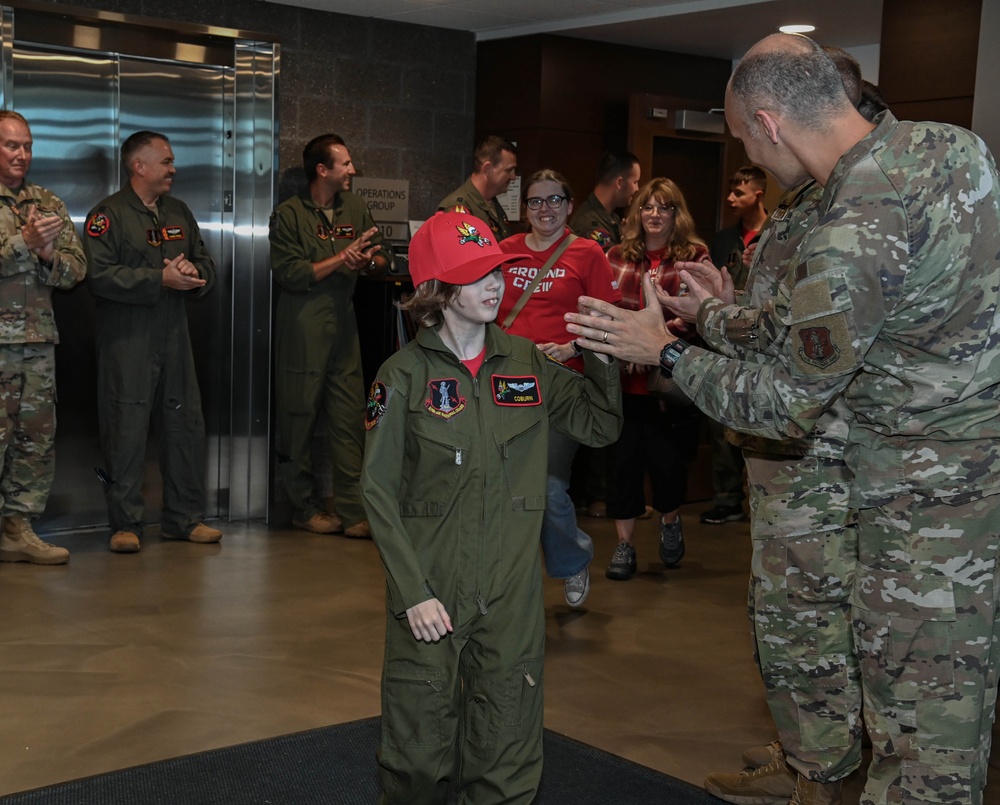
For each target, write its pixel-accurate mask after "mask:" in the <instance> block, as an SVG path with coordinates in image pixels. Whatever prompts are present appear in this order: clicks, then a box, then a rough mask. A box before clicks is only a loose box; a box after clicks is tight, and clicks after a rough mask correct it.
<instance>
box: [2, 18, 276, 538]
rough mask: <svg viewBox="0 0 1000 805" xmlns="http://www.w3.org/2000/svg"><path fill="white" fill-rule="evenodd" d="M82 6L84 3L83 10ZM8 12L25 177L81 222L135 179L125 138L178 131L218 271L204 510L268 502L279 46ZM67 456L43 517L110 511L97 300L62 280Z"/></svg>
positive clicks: (57, 519)
mask: <svg viewBox="0 0 1000 805" xmlns="http://www.w3.org/2000/svg"><path fill="white" fill-rule="evenodd" d="M76 11H78V10H75V12H76ZM0 13H2V42H0V48H2V50H0V55H2V84H0V86H2V105H3V107H4V108H7V109H14V110H16V111H18V112H20V113H21V114H22V115H24V116H25V117H26V118H27V119H28V121H29V123H30V124H31V131H32V136H33V139H34V158H33V161H32V166H31V172H30V175H29V178H30V180H31V181H33V182H36V183H38V184H41V185H44V186H45V187H48V188H49V189H51V190H53V191H54V192H55V193H56V194H57V195H59V196H60V197H61V198H62V199H63V200H64V201H65V202H66V204H67V206H68V208H69V211H70V215H71V216H72V217H73V220H74V222H76V224H77V228H78V231H79V230H80V229H81V225H82V223H83V220H84V217H85V216H86V214H87V212H88V210H89V209H90V208H91V207H92V206H93V205H94V204H96V203H97V202H98V201H100V200H101V199H102V198H104V197H105V196H107V195H109V194H111V193H112V192H114V191H116V190H117V189H118V188H119V187H121V185H122V184H123V182H124V181H125V180H126V177H125V174H124V169H123V168H122V166H121V162H120V159H119V156H118V153H119V151H118V149H119V146H120V144H121V142H122V141H124V139H125V138H126V137H128V136H129V135H130V134H132V133H133V132H135V131H139V130H141V129H151V130H154V131H159V132H162V133H163V134H165V135H167V136H168V137H169V138H170V142H171V145H172V147H173V150H174V154H175V156H176V165H177V177H176V179H175V182H174V188H173V191H172V193H173V194H174V195H176V196H177V197H178V198H180V199H182V200H183V201H184V202H185V203H186V204H187V205H188V206H189V207H190V208H191V210H192V211H193V212H194V214H195V216H196V218H197V220H198V224H199V227H200V228H201V231H202V234H203V236H204V238H205V242H206V245H207V247H208V249H209V251H210V252H211V254H212V256H213V257H214V258H215V261H216V265H217V269H218V282H217V285H216V288H215V290H214V291H213V292H212V293H210V294H208V295H207V296H206V297H204V298H203V299H199V300H197V301H192V302H189V306H188V317H189V322H190V328H191V335H192V340H193V342H194V344H195V359H196V363H197V368H198V378H199V383H200V387H201V395H202V404H203V407H204V413H205V421H206V428H207V432H208V447H209V449H208V455H209V458H208V468H207V469H208V472H207V487H208V488H207V490H206V515H207V516H208V517H222V518H234V519H243V518H251V517H264V516H266V514H267V511H266V501H267V498H268V496H267V487H268V466H269V464H268V449H267V445H268V443H269V438H268V422H269V416H268V401H269V398H270V395H269V393H268V389H269V381H270V378H269V354H268V347H269V340H270V276H269V272H268V263H267V220H268V215H269V214H270V211H271V209H272V207H273V203H274V197H275V175H276V163H277V148H276V146H277V124H276V116H277V113H276V108H277V99H276V86H277V75H278V45H277V44H275V43H273V42H268V41H264V40H263V39H262V38H260V37H257V36H254V35H248V34H245V33H243V32H237V31H226V30H223V29H218V28H212V29H207V28H201V27H198V26H178V25H169V26H168V25H165V24H162V25H161V24H158V23H154V22H151V21H148V20H143V19H140V18H131V17H127V16H123V15H116V14H108V13H103V12H101V13H97V12H95V13H94V16H85V15H81V14H79V13H74V14H73V15H67V14H66V13H65V12H64V11H63V12H60V11H59V10H58V7H52V6H42V5H30V6H27V7H25V8H22V7H20V6H19V7H17V8H8V7H4V8H2V9H0ZM54 304H55V308H56V319H57V323H58V326H59V332H60V339H61V343H60V345H59V347H58V348H57V352H56V371H57V385H58V394H59V403H58V409H57V416H58V426H57V437H56V438H57V442H56V449H57V455H56V460H57V470H56V482H55V485H54V487H53V490H52V495H51V498H50V501H49V506H48V510H47V512H46V514H45V517H44V518H43V519H42V520H41V521H40V523H39V529H40V530H43V531H52V530H57V529H79V528H86V527H91V526H100V525H102V524H104V523H106V522H107V515H106V512H105V508H104V498H103V491H102V487H101V484H100V481H99V479H98V476H97V473H96V472H95V468H97V467H99V466H101V464H102V459H101V452H100V443H99V439H98V427H97V398H96V395H97V388H96V383H95V376H96V356H95V352H94V329H95V328H94V307H95V306H94V299H93V297H92V295H91V293H90V290H89V288H88V287H87V286H86V284H84V285H81V286H80V287H77V288H75V289H74V290H72V291H70V292H57V293H56V296H55V300H54ZM156 438H157V435H156V434H155V433H153V434H151V438H150V441H149V444H148V445H147V473H146V489H145V492H146V501H147V507H148V511H147V521H148V522H150V523H155V522H157V521H158V511H159V499H160V478H159V472H158V469H157V452H156V444H155V440H156Z"/></svg>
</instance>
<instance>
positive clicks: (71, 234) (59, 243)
mask: <svg viewBox="0 0 1000 805" xmlns="http://www.w3.org/2000/svg"><path fill="white" fill-rule="evenodd" d="M32 206H34V207H35V208H36V209H37V210H38V211H39V212H40V213H42V214H43V215H44V214H45V213H46V212H49V213H55V214H56V215H58V216H59V217H60V218H61V219H62V221H63V227H62V231H60V233H59V237H58V238H56V242H55V253H54V254H53V257H52V265H51V266H46V265H43V264H42V262H41V261H40V260H39V259H38V257H37V256H36V255H35V253H34V252H32V251H29V250H28V247H27V246H25V245H24V238H23V237H21V226H22V225H23V220H27V217H28V215H29V213H30V210H31V208H32ZM22 219H23V220H22ZM0 238H3V241H2V246H0V344H29V343H49V344H56V343H58V342H59V334H58V332H57V331H56V320H55V316H54V315H53V313H52V289H53V288H72V287H73V286H74V285H76V284H77V283H78V282H80V280H82V279H83V278H84V277H85V276H86V274H87V261H86V259H85V258H84V256H83V246H82V245H81V244H80V239H79V238H78V237H77V234H76V227H74V226H73V222H72V221H71V220H70V217H69V213H68V212H67V211H66V205H65V204H63V203H62V201H61V200H60V199H59V198H58V197H57V196H56V195H55V194H54V193H51V192H49V191H48V190H46V189H45V188H44V187H39V186H38V185H36V184H31V183H30V182H25V183H24V185H23V186H22V187H21V189H20V191H19V192H17V193H16V194H15V193H13V192H12V191H11V190H9V189H8V188H7V187H5V186H3V185H0Z"/></svg>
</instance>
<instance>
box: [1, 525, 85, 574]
mask: <svg viewBox="0 0 1000 805" xmlns="http://www.w3.org/2000/svg"><path fill="white" fill-rule="evenodd" d="M68 561H69V551H67V550H66V549H65V548H60V547H58V546H57V545H50V544H49V543H47V542H42V540H40V539H39V538H38V534H36V533H35V532H34V530H33V529H32V528H31V520H29V519H28V518H27V517H24V516H22V515H20V514H8V515H5V516H4V518H3V536H0V562H31V563H32V564H34V565H64V564H66V563H67V562H68Z"/></svg>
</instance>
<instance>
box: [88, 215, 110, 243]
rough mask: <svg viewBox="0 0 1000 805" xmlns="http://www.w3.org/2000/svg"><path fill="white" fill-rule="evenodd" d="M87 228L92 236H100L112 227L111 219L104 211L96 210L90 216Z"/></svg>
mask: <svg viewBox="0 0 1000 805" xmlns="http://www.w3.org/2000/svg"><path fill="white" fill-rule="evenodd" d="M85 228H86V231H87V234H88V235H90V237H92V238H99V237H100V236H101V235H103V234H104V233H105V232H107V231H108V230H109V229H111V220H110V219H109V218H108V216H107V215H105V214H104V213H103V212H95V213H94V214H93V215H91V216H90V219H89V220H88V221H87V226H86V227H85Z"/></svg>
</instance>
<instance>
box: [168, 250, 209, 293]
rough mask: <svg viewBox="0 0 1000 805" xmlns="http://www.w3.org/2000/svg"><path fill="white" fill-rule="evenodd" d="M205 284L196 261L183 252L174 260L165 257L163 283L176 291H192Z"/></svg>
mask: <svg viewBox="0 0 1000 805" xmlns="http://www.w3.org/2000/svg"><path fill="white" fill-rule="evenodd" d="M204 284H205V280H203V279H202V278H201V275H200V274H199V273H198V269H197V268H196V267H195V265H194V263H192V262H191V261H190V260H188V259H187V258H186V257H185V256H184V253H183V252H181V253H180V254H179V255H177V256H176V257H175V258H174V259H173V260H167V259H166V258H164V259H163V285H164V286H165V287H167V288H173V289H174V290H175V291H190V290H192V289H194V288H200V287H201V286H203V285H204Z"/></svg>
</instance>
